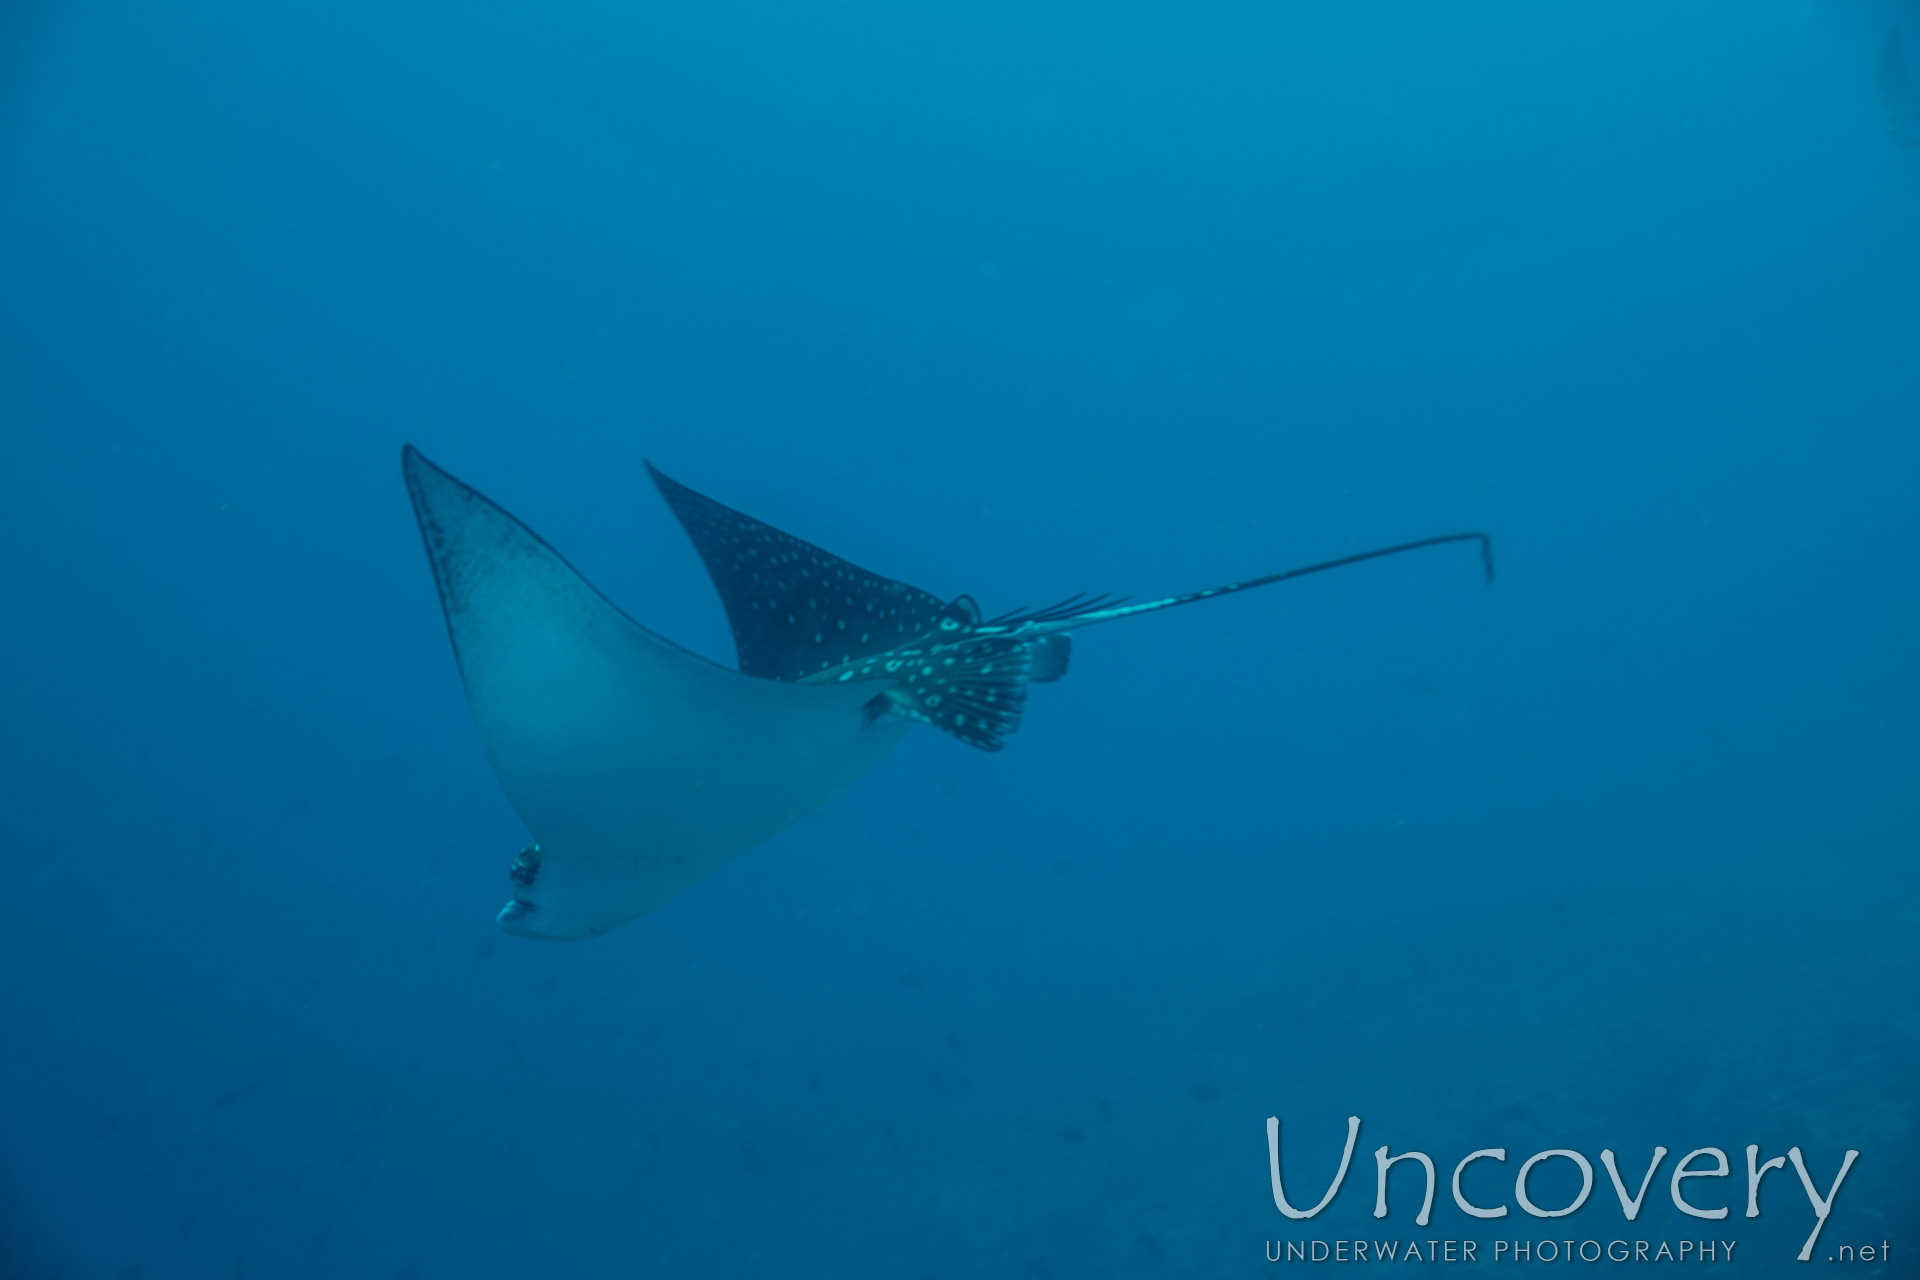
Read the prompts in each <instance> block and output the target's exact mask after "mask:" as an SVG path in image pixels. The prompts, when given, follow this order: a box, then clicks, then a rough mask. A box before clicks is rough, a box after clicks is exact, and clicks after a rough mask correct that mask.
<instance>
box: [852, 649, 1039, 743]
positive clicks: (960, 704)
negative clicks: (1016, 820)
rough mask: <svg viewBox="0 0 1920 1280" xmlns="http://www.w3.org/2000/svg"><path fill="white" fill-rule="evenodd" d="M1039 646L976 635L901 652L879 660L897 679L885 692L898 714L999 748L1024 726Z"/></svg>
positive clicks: (891, 676)
mask: <svg viewBox="0 0 1920 1280" xmlns="http://www.w3.org/2000/svg"><path fill="white" fill-rule="evenodd" d="M1038 647H1039V646H1037V645H1034V644H1030V643H1028V642H1026V641H1023V640H1004V639H986V640H973V641H968V642H963V643H961V644H957V645H951V646H949V645H935V646H933V647H932V648H931V649H930V650H927V651H922V652H908V653H902V654H900V655H898V656H896V657H890V658H888V659H886V660H885V661H884V662H882V663H881V664H879V665H880V667H881V669H882V671H883V672H885V675H886V677H887V678H890V679H891V680H892V681H893V683H892V684H890V685H889V686H888V687H887V692H886V697H887V699H888V701H889V702H891V703H892V704H893V709H894V710H895V711H896V712H897V713H898V714H900V715H903V716H906V717H907V718H908V719H910V720H919V721H922V722H923V723H926V724H930V725H932V726H933V727H934V728H936V729H939V730H941V731H942V732H944V733H949V734H952V735H953V736H954V737H956V738H958V739H960V741H962V742H964V743H966V744H967V745H968V746H973V747H979V748H980V749H981V750H982V751H998V750H1000V748H1001V747H1003V746H1005V745H1006V736H1007V735H1008V734H1010V733H1012V732H1013V731H1014V730H1015V729H1018V728H1019V727H1020V714H1021V712H1022V711H1023V710H1024V709H1025V708H1026V705H1027V684H1028V682H1029V681H1030V680H1032V678H1033V656H1034V651H1035V650H1036V649H1037V648H1038ZM1055 678H1057V677H1055Z"/></svg>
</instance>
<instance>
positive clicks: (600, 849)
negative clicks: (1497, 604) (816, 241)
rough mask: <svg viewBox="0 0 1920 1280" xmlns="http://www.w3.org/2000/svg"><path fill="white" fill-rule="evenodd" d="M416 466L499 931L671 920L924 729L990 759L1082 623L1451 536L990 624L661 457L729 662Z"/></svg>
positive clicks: (1060, 668) (418, 500) (974, 610)
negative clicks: (499, 885)
mask: <svg viewBox="0 0 1920 1280" xmlns="http://www.w3.org/2000/svg"><path fill="white" fill-rule="evenodd" d="M401 470H402V473H403V474H404V476H405V478H406V484H407V492H408V495H409V497H410V498H411V499H412V502H413V509H414V515H415V517H416V518H417V519H418V521H419V525H420V533H421V538H422V540H423V542H424V543H425V546H426V550H427V559H428V561H429V563H430V564H431V566H432V569H433V576H434V581H435V584H436V586H437V587H438V588H439V593H440V603H441V607H442V610H443V612H444V614H445V616H446V623H447V634H448V636H449V638H450V639H451V641H452V643H453V651H454V660H455V664H456V665H457V666H458V668H459V671H460V677H461V680H462V682H463V684H464V685H465V687H466V692H467V701H468V705H469V706H470V708H471V709H472V712H473V718H474V723H475V725H476V726H477V727H478V729H479V731H480V739H481V744H482V746H483V747H484V749H485V751H486V755H487V759H488V761H489V762H490V763H491V764H492V765H493V770H494V773H495V774H496V775H497V776H498V777H499V779H500V784H501V787H502V788H503V789H504V790H505V791H506V794H507V798H508V800H509V801H510V802H511V803H512V805H513V807H514V809H515V811H516V812H517V813H518V814H519V815H520V818H521V820H522V821H523V822H525V823H526V825H527V829H528V831H529V832H530V833H531V834H532V836H533V840H534V842H533V843H531V844H529V845H528V846H527V847H526V848H525V849H524V850H523V851H522V852H521V854H520V856H519V857H518V858H517V859H515V861H514V863H513V864H512V867H511V868H510V870H509V873H508V876H509V880H510V882H511V884H512V886H513V896H512V898H511V900H510V901H509V902H508V903H507V905H506V906H505V907H503V908H502V909H501V911H500V914H499V916H498V922H499V924H500V926H501V927H502V928H503V929H505V930H506V931H507V932H509V933H513V934H517V935H519V936H522V937H529V938H544V939H549V940H554V941H568V940H574V939H580V938H587V937H592V936H594V935H596V934H601V933H605V932H607V931H608V930H609V929H613V928H616V927H618V926H619V925H622V924H625V923H626V922H627V921H629V920H633V919H635V918H637V917H639V916H642V915H646V914H648V913H649V912H652V911H655V910H657V909H658V908H659V907H661V906H662V905H664V904H665V903H666V902H667V901H669V900H670V899H672V898H674V897H675V896H677V895H678V894H680V893H681V892H683V891H684V890H686V889H687V888H688V887H690V886H691V885H692V884H693V883H694V882H695V881H697V880H699V879H700V878H702V877H703V876H705V875H707V874H708V873H710V872H712V871H714V870H716V869H717V868H719V867H720V866H722V865H724V864H725V863H727V862H729V861H731V860H732V859H734V858H736V857H738V856H739V855H740V854H742V853H745V852H746V851H747V850H748V849H751V848H752V847H754V846H755V845H757V844H759V843H761V842H762V841H764V840H766V839H768V838H769V837H771V836H773V835H774V834H776V833H777V832H779V831H781V830H783V829H785V828H786V827H788V826H790V825H792V824H793V823H794V822H796V821H798V820H799V819H800V818H801V817H803V816H805V815H806V814H807V813H809V812H811V811H812V810H813V809H815V808H817V807H818V806H819V805H821V804H823V803H824V802H825V801H826V800H827V799H829V798H830V797H832V796H833V795H834V794H835V793H837V792H839V791H841V790H842V789H844V788H845V787H847V786H848V785H849V784H851V783H852V782H853V781H854V780H855V779H857V778H858V777H860V775H862V774H863V773H865V772H866V771H867V770H868V769H869V768H871V767H872V766H873V765H874V764H876V763H877V762H878V761H879V760H880V758H881V757H882V756H883V755H885V754H886V753H887V752H888V751H889V750H891V749H892V747H893V746H894V744H895V743H897V742H899V740H900V739H901V737H902V736H904V735H905V733H906V731H907V730H908V729H909V728H911V727H912V725H913V724H914V723H915V722H916V721H919V722H924V723H927V724H931V725H933V726H935V727H936V728H939V729H941V730H943V731H944V732H946V733H948V734H950V735H951V736H953V737H955V738H958V739H959V740H961V741H963V742H966V743H968V744H970V745H972V746H976V747H980V748H982V749H985V750H989V751H997V750H999V749H1000V747H1001V746H1002V745H1003V743H1004V739H1005V737H1006V735H1007V734H1009V733H1012V732H1013V731H1014V729H1016V728H1017V727H1018V726H1019V723H1020V716H1021V713H1022V711H1023V709H1024V706H1025V702H1026V697H1027V689H1028V686H1029V685H1031V684H1035V683H1045V682H1048V681H1052V680H1057V679H1059V678H1060V677H1061V676H1062V675H1064V674H1065V673H1066V669H1067V661H1068V657H1069V654H1070V649H1069V647H1068V646H1069V643H1070V641H1069V637H1068V636H1067V635H1066V634H1065V633H1066V632H1068V631H1071V630H1074V629H1076V628H1079V627H1085V626H1092V625H1095V624H1097V623H1102V622H1111V621H1115V620H1117V619H1120V618H1125V617H1132V616H1135V615H1137V614H1141V613H1148V612H1154V611H1157V610H1161V609H1167V608H1172V607H1175V606H1178V605H1183V604H1192V603H1195V602H1197V601H1200V600H1206V599H1212V598H1213V597H1215V596H1219V595H1226V594H1230V593H1233V592H1238V591H1245V590H1248V589H1251V588H1253V587H1259V586H1266V585H1269V584H1271V583H1274V582H1282V581H1286V580H1287V579H1290V578H1297V577H1302V576H1304V575H1306V574H1311V573H1320V572H1324V571H1326V570H1329V569H1336V568H1340V567H1342V566H1344V565H1349V564H1356V563H1359V562H1360V561H1363V560H1371V559H1378V558H1380V557H1382V556H1389V555H1398V554H1400V553H1402V552H1406V551H1413V550H1418V549H1420V548H1422V547H1431V546H1437V545H1440V544H1442V543H1449V542H1465V541H1477V542H1478V543H1479V544H1480V549H1481V554H1482V557H1483V559H1484V564H1485V570H1486V575H1487V578H1488V580H1489V581H1491V580H1492V576H1493V558H1492V551H1491V543H1490V542H1489V541H1488V539H1487V536H1486V535H1485V534H1482V533H1457V534H1446V535H1444V536H1441V537H1437V538H1425V539H1422V540H1420V541H1418V542H1408V543H1401V544H1399V545H1396V546H1392V547H1383V548H1380V549H1378V550H1374V551H1367V552H1362V553H1360V554H1358V555H1352V556H1344V557H1341V558H1340V559H1337V560H1329V561H1324V562H1322V563H1319V564H1314V565H1308V566H1305V567H1304V568H1299V569H1289V570H1286V571H1284V572H1282V573H1276V574H1269V575H1266V576H1265V577H1260V578H1252V579H1247V580H1244V581H1241V582H1236V583H1229V584H1227V585H1225V586H1222V587H1215V588H1211V589H1208V590H1206V591H1195V592H1188V593H1186V594H1184V595H1179V596H1169V597H1166V598H1164V599H1160V600H1151V601H1145V602H1142V603H1139V604H1122V603H1120V602H1117V601H1115V600H1113V599H1111V598H1110V597H1105V596H1096V597H1087V596H1085V595H1084V594H1083V595H1080V596H1076V597H1073V598H1072V599H1070V600H1068V601H1065V602H1063V603H1062V604H1059V605H1054V606H1050V607H1048V608H1045V609H1040V610H1034V611H1026V612H1016V613H1013V614H1003V615H1000V616H999V617H996V618H994V619H992V620H991V621H984V620H983V619H982V616H981V613H980V609H979V607H978V606H977V605H976V604H975V603H974V602H973V599H972V598H971V597H969V596H964V595H963V596H958V597H956V598H955V599H953V600H951V601H942V600H940V599H939V597H937V596H934V595H931V594H929V593H928V592H925V591H921V590H920V589H918V588H917V587H912V586H908V585H907V584H905V583H902V582H896V581H894V580H892V579H889V578H883V577H880V576H879V575H877V574H873V573H870V572H868V571H867V570H865V569H861V568H860V567H859V566H857V565H854V564H852V563H850V562H848V561H846V560H842V559H840V558H839V557H837V556H834V555H832V554H831V553H829V552H826V551H823V550H821V549H820V548H819V547H816V546H814V545H813V544H811V543H808V542H804V541H802V540H801V539H799V538H796V537H794V536H792V535H791V534H787V533H784V532H782V531H780V530H778V529H775V528H774V527H773V526H771V525H768V524H766V523H764V522H762V521H759V520H755V519H754V518H753V517H751V516H748V515H745V514H743V513H741V512H738V511H735V510H733V509H732V508H731V507H728V506H725V505H724V504H722V503H719V502H716V501H714V500H713V499H711V498H707V497H705V496H703V495H701V494H698V493H695V492H694V491H693V490H691V489H689V488H687V487H686V486H684V485H681V484H679V483H678V482H676V481H674V480H671V479H669V478H668V477H667V476H665V475H663V474H661V473H660V472H659V471H657V470H653V469H652V468H651V467H649V470H650V471H651V472H652V475H653V479H654V482H655V484H656V485H657V486H658V487H659V489H660V492H661V493H662V495H663V496H665V498H666V499H667V503H668V505H669V506H670V507H671V508H672V509H673V511H674V514H675V515H676V516H677V517H678V518H679V520H680V522H681V524H682V526H683V527H684V528H685V529H686V531H687V533H688V535H689V537H690V538H691V539H692V541H693V544H694V548H695V550H696V551H697V552H698V553H699V554H700V557H701V559H702V561H703V562H704V563H705V564H706V567H707V570H708V575H709V577H710V578H711V579H712V580H713V583H714V586H715V588H716V589H717V590H718V592H719V594H720V598H721V603H722V605H723V606H724V607H725V609H726V611H727V617H728V621H729V623H730V624H731V626H732V630H733V635H734V643H735V648H736V650H737V652H738V655H739V661H740V669H739V670H738V671H734V670H730V669H728V668H726V667H723V666H720V665H718V664H717V663H713V662H709V661H708V660H707V659H705V658H702V657H700V656H698V655H697V654H694V653H690V652H688V651H687V650H685V649H682V648H680V647H679V646H678V645H675V644H673V643H671V642H669V641H667V640H664V639H662V638H661V637H659V636H657V635H655V634H654V633H653V632H651V631H649V630H647V629H646V628H645V627H643V626H641V625H640V624H639V623H637V622H635V621H634V620H633V619H631V618H629V617H628V616H627V615H626V614H624V613H622V612H621V611H620V610H619V609H617V608H616V607H615V606H614V605H613V604H612V603H611V602H610V601H608V600H607V599H606V597H604V596H602V595H601V594H600V593H599V592H598V591H597V590H595V589H594V587H593V586H592V585H591V584H590V583H588V582H587V580H586V579H585V578H583V577H581V576H580V574H579V573H578V572H577V571H575V570H574V568H573V567H572V566H571V565H569V564H568V563H567V562H566V561H565V560H564V559H562V558H561V557H560V555H559V553H557V552H556V551H554V550H553V548H551V547H550V546H548V545H547V544H546V542H544V541H543V540H542V539H541V538H540V537H539V536H538V535H537V534H535V533H534V532H533V531H532V530H531V529H529V528H527V526H526V525H524V524H522V523H521V522H520V521H519V520H516V519H515V518H514V517H513V516H511V515H509V514H508V513H507V512H506V511H505V510H504V509H503V508H501V507H500V506H498V505H497V504H495V503H494V502H492V501H490V500H489V499H488V498H486V497H484V496H483V495H481V494H480V493H479V492H477V491H476V490H474V489H472V488H470V487H468V486H467V485H465V484H463V483H462V482H461V481H459V480H457V479H455V478H454V477H453V476H451V475H449V474H448V473H447V472H445V471H443V470H441V469H440V468H439V467H437V466H435V465H434V464H433V463H431V462H429V461H428V460H427V459H426V457H425V456H424V455H423V454H421V453H420V451H419V450H417V449H415V448H414V447H413V446H412V445H408V446H406V447H405V449H404V450H403V451H402V453H401Z"/></svg>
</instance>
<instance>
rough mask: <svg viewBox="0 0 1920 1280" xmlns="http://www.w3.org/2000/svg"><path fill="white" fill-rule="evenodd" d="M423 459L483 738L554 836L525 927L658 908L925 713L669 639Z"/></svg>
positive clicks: (419, 510)
mask: <svg viewBox="0 0 1920 1280" xmlns="http://www.w3.org/2000/svg"><path fill="white" fill-rule="evenodd" d="M404 462H405V470H406V477H407V487H408V491H409V492H410V493H411V494H412V497H413V503H414V509H415V512H416V514H417V515H418V516H419V519H420V527H421V531H422V533H423V534H424V536H425V539H426V543H427V549H428V555H429V557H430V558H431V559H432V561H433V565H434V574H435V577H436V579H437V580H438V583H439V586H440V595H441V602H442V604H443V605H444V607H445V610H446V616H447V628H448V631H449V632H450V634H451V636H452V639H453V644H454V650H455V653H456V656H457V657H458V659H459V664H460V674H461V677H462V679H463V680H464V681H465V683H466V689H467V699H468V702H469V703H470V705H471V706H472V708H473V717H474V720H475V722H476V723H477V724H478V726H479V729H480V738H481V741H482V743H483V744H484V746H485V749H486V753H487V757H488V759H489V760H490V761H491V762H492V764H493V769H494V772H495V773H496V774H497V775H498V776H499V779H500V783H501V785H502V786H503V787H504V788H505V790H506V793H507V797H508V799H509V800H510V801H511V802H512V804H513V807H514V809H515V810H516V811H517V812H518V813H519V815H520V817H521V819H522V821H524V822H525V823H526V824H527V828H528V830H529V831H530V832H531V833H532V836H533V839H534V840H535V841H536V842H538V844H539V846H540V860H539V870H538V874H537V875H536V876H535V878H534V882H533V884H531V885H530V886H525V887H518V888H516V891H515V895H514V899H513V900H512V901H511V902H509V903H508V904H507V906H506V908H504V909H503V910H502V911H501V913H500V924H501V926H502V927H503V928H505V929H506V930H507V931H508V932H510V933H516V934H521V935H523V936H527V937H537V938H550V939H556V940H565V939H577V938H586V937H591V936H592V935H594V934H598V933H605V932H606V931H607V930H609V929H612V928H614V927H616V926H617V925H621V924H624V923H626V922H627V921H629V920H632V919H634V918H635V917H637V916H641V915H645V914H646V913H648V912H650V911H653V910H655V909H657V908H658V907H660V906H661V905H662V904H663V903H665V902H667V901H668V900H669V899H671V898H673V897H674V896H675V895H677V894H679V893H681V892H682V891H683V890H685V889H686V888H687V887H688V886H690V885H692V884H693V883H694V882H695V881H697V880H699V879H700V878H701V877H702V876H705V875H707V874H708V873H710V872H712V871H713V870H715V869H716V868H718V867H720V866H722V865H723V864H725V863H727V862H729V861H731V860H732V859H733V858H735V857H738V856H739V855H740V854H742V853H744V852H746V851H747V850H748V849H751V848H752V847H753V846H755V845H757V844H759V843H760V842H762V841H764V840H766V839H767V838H768V837H770V836H772V835H774V834H775V833H777V832H779V831H780V830H782V829H783V828H785V827H787V826H789V825H790V824H792V823H793V822H795V821H796V820H798V819H799V818H801V817H802V816H804V815H805V814H807V813H808V812H810V811H811V810H813V809H814V808H815V807H817V806H818V805H820V804H821V803H823V802H824V801H825V800H827V799H828V798H829V797H831V796H832V795H833V794H834V793H836V792H838V791H840V790H841V789H842V788H844V787H846V786H847V785H848V784H850V783H851V782H853V781H854V780H855V779H856V778H858V777H859V776H860V775H861V774H863V773H865V772H866V771H867V770H868V769H869V768H871V767H872V766H873V765H874V764H875V763H876V762H877V761H878V760H879V759H880V757H881V756H883V755H885V754H886V752H887V751H888V749H890V748H891V747H892V746H893V745H894V744H895V743H896V742H898V741H899V740H900V738H901V737H902V736H903V735H904V734H905V733H906V731H907V729H908V728H909V727H911V722H910V721H907V720H904V719H900V718H898V717H894V716H882V717H880V718H878V719H871V718H870V717H869V716H868V715H867V713H866V704H867V703H868V701H869V700H870V699H872V698H873V696H874V686H873V685H870V684H869V685H865V686H862V685H858V684H854V685H842V686H831V685H802V684H788V683H781V682H776V681H772V680H761V679H756V678H754V677H751V676H744V675H741V674H739V673H738V672H735V671H730V670H728V669H726V668H724V667H721V666H717V665H715V664H714V663H711V662H708V661H707V660H705V659H704V658H700V657H697V656H696V655H694V654H691V653H688V652H687V651H686V650H684V649H681V648H679V647H678V646H676V645H673V644H671V643H669V642H667V641H665V640H663V639H661V638H660V637H659V636H656V635H654V634H653V633H652V632H650V631H648V630H646V629H645V628H644V627H641V626H640V625H639V624H637V623H635V622H634V621H633V620H632V619H630V618H628V617H627V616H626V615H625V614H623V613H621V612H620V611H619V610H618V609H615V608H614V607H613V606H612V605H611V604H610V603H608V602H607V600H606V599H605V598H604V597H602V596H601V595H600V593H599V592H597V591H595V590H594V589H593V587H592V586H591V585H589V584H588V583H587V581H586V580H585V579H584V578H582V577H581V576H580V575H579V574H578V573H576V572H574V570H573V569H572V567H571V566H569V565H568V564H567V563H566V562H565V561H564V560H562V559H561V558H560V556H559V555H558V554H556V553H555V552H554V551H553V549H552V548H550V547H548V546H547V545H546V544H545V543H544V542H542V541H541V540H540V539H539V538H538V537H536V536H535V535H534V534H533V533H532V531H531V530H529V529H528V528H527V527H526V526H525V525H523V524H521V523H520V522H519V521H518V520H515V519H514V518H513V517H512V516H510V515H508V514H507V513H506V512H505V511H503V510H501V509H500V508H499V507H497V506H495V505H494V504H493V503H492V502H490V501H488V500H487V499H486V498H484V497H482V496H481V495H480V494H478V493H476V492H475V491H474V490H472V489H470V488H468V487H467V486H466V485H464V484H462V483H461V482H460V481H458V480H456V479H454V478H453V477H452V476H450V475H448V474H447V473H446V472H444V471H441V470H440V469H439V468H437V467H435V466H434V465H433V464H432V463H430V462H428V461H427V460H426V459H425V458H424V457H422V456H421V455H420V454H419V453H418V452H416V451H414V450H412V449H409V450H408V451H407V453H406V455H405V460H404Z"/></svg>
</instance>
